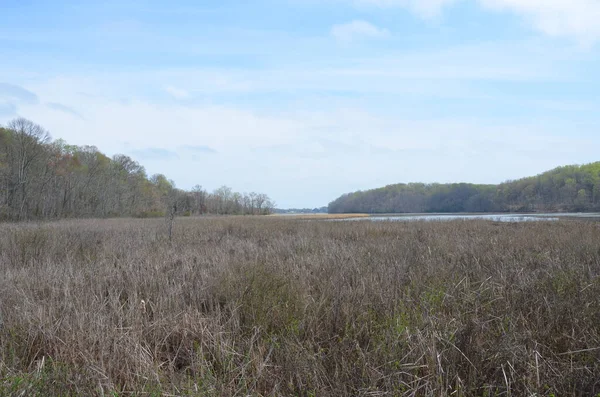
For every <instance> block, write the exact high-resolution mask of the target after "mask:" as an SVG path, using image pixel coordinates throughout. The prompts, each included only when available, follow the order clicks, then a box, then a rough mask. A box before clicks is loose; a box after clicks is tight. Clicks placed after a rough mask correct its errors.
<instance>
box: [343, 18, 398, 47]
mask: <svg viewBox="0 0 600 397" xmlns="http://www.w3.org/2000/svg"><path fill="white" fill-rule="evenodd" d="M331 35H332V36H333V37H335V38H336V39H337V40H339V41H341V42H344V43H349V42H351V41H354V40H356V39H361V38H371V39H374V38H379V39H380V38H385V37H389V36H390V32H389V31H388V30H387V29H382V28H379V27H377V26H375V25H373V24H371V23H369V22H366V21H360V20H355V21H352V22H348V23H344V24H339V25H334V26H333V27H332V28H331Z"/></svg>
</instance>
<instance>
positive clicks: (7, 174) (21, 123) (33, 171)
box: [0, 118, 275, 221]
mask: <svg viewBox="0 0 600 397" xmlns="http://www.w3.org/2000/svg"><path fill="white" fill-rule="evenodd" d="M274 206H275V204H274V203H273V201H272V200H271V199H270V198H269V197H268V196H267V195H266V194H262V193H249V194H245V193H244V194H242V193H237V192H233V191H232V190H231V189H230V188H229V187H227V186H223V187H221V188H219V189H216V190H215V191H214V192H212V193H209V192H207V191H206V190H204V189H202V188H201V187H200V186H196V187H195V188H194V189H193V190H192V191H185V190H181V189H177V188H176V187H175V184H174V183H173V182H172V181H171V180H169V179H167V177H165V176H164V175H162V174H156V175H153V176H151V177H148V175H146V171H145V169H144V167H143V166H141V165H140V164H139V163H137V162H136V161H134V160H133V159H131V158H130V157H128V156H125V155H122V154H119V155H115V156H113V157H112V158H109V157H107V156H106V155H104V154H103V153H101V152H100V151H99V150H98V149H97V148H96V147H94V146H74V145H68V144H67V143H66V142H64V141H62V140H56V141H52V140H51V138H50V135H49V134H48V132H46V131H45V130H44V129H43V128H42V127H40V126H39V125H37V124H34V123H32V122H31V121H28V120H26V119H23V118H19V119H16V120H13V121H11V122H10V123H9V124H8V126H7V127H6V128H2V127H0V221H1V220H27V219H56V218H69V217H120V216H134V217H157V216H163V215H165V212H166V211H168V212H171V211H173V210H175V211H176V213H177V214H179V215H197V214H206V213H210V214H238V215H242V214H243V215H247V214H253V215H258V214H260V215H263V214H270V213H271V212H272V211H273V208H274Z"/></svg>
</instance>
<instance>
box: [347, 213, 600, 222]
mask: <svg viewBox="0 0 600 397" xmlns="http://www.w3.org/2000/svg"><path fill="white" fill-rule="evenodd" d="M565 217H576V218H592V219H599V220H600V214H581V213H576V214H575V213H572V214H568V213H564V214H468V215H467V214H406V215H404V214H398V215H384V216H379V215H373V216H370V217H368V218H351V219H344V220H345V221H374V222H377V221H396V222H408V221H452V220H458V219H462V220H469V219H484V220H489V221H495V222H540V221H546V222H548V221H558V220H559V219H560V218H565Z"/></svg>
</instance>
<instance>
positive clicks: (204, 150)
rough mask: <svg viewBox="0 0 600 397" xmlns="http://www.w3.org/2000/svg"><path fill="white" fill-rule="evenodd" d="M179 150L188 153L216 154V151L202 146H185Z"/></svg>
mask: <svg viewBox="0 0 600 397" xmlns="http://www.w3.org/2000/svg"><path fill="white" fill-rule="evenodd" d="M181 149H183V150H185V151H188V152H192V153H199V154H202V153H208V154H215V153H217V151H216V150H215V149H213V148H211V147H210V146H204V145H186V146H182V147H181Z"/></svg>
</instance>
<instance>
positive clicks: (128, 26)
mask: <svg viewBox="0 0 600 397" xmlns="http://www.w3.org/2000/svg"><path fill="white" fill-rule="evenodd" d="M169 3H172V4H167V2H164V1H158V0H148V1H143V0H136V1H116V0H109V1H103V2H99V1H85V0H83V1H65V0H54V1H41V0H0V124H5V123H7V122H8V121H9V120H11V119H12V118H14V117H17V116H23V117H26V118H28V119H31V120H32V121H35V122H37V123H39V124H41V125H42V126H44V127H45V128H47V129H48V130H49V131H50V133H51V134H52V136H53V137H54V138H63V139H65V140H67V141H68V142H69V143H72V144H78V145H84V144H89V145H95V146H97V147H98V148H99V149H100V150H102V151H103V152H105V153H107V154H110V155H112V154H116V153H124V154H127V155H129V156H131V157H132V158H134V159H136V160H138V161H139V162H140V163H141V164H142V165H144V166H145V167H146V170H147V172H148V174H153V173H157V172H160V173H164V174H165V175H167V176H168V177H169V178H171V179H173V180H174V181H175V182H176V184H177V186H178V187H181V188H190V187H192V186H193V185H196V184H200V185H202V186H204V187H205V188H207V189H208V190H213V189H215V188H217V187H219V186H221V185H228V186H231V187H232V188H233V189H234V190H237V191H242V192H243V191H253V190H254V191H260V192H265V193H267V194H269V195H270V196H271V197H272V198H273V199H274V200H275V201H276V202H277V203H278V205H279V206H280V207H282V208H284V207H315V206H322V205H326V204H327V203H328V202H329V201H331V200H333V199H335V198H336V197H337V196H339V195H340V194H342V193H345V192H349V191H354V190H358V189H368V188H373V187H378V186H383V185H386V184H390V183H398V182H411V181H423V182H453V181H465V182H477V183H497V182H501V181H504V180H507V179H516V178H518V177H521V176H527V175H532V174H537V173H540V172H542V171H545V170H547V169H550V168H553V167H555V166H558V165H564V164H573V163H587V162H592V161H597V160H600V157H598V153H600V129H599V127H600V108H599V107H600V75H599V74H598V70H600V44H599V41H600V23H598V21H600V2H599V1H597V0H320V1H317V0H277V1H276V0H258V1H248V2H240V1H233V0H222V1H218V2H217V1H173V2H169Z"/></svg>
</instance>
